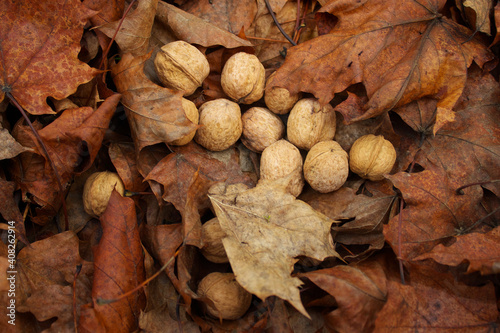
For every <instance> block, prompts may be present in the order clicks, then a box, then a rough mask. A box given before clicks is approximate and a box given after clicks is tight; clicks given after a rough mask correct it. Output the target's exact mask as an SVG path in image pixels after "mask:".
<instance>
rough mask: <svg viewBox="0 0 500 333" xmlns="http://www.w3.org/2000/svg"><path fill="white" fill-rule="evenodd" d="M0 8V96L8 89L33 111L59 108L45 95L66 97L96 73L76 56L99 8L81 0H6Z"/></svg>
mask: <svg viewBox="0 0 500 333" xmlns="http://www.w3.org/2000/svg"><path fill="white" fill-rule="evenodd" d="M0 13H1V14H0V21H1V22H2V25H3V28H2V29H1V30H0V48H1V49H2V53H1V56H0V62H1V64H2V66H1V70H0V71H1V74H0V77H1V79H0V86H1V87H2V89H1V92H0V101H2V100H3V99H4V97H5V93H10V94H12V95H13V96H14V98H15V99H16V100H17V101H18V102H19V104H21V106H22V107H23V108H24V109H25V110H26V111H28V112H29V113H31V114H48V113H55V112H54V111H53V110H52V109H51V108H50V106H49V105H47V102H46V99H47V97H49V96H51V97H54V98H55V99H63V98H65V97H67V96H68V95H70V94H72V93H74V92H75V91H76V88H77V87H78V86H79V85H80V84H82V83H85V82H88V81H90V80H91V79H92V78H93V77H94V76H95V75H96V74H97V73H98V71H97V70H96V69H93V68H91V67H89V66H88V65H87V64H85V63H83V62H81V61H80V60H78V52H79V51H80V39H81V37H82V34H83V27H84V25H85V24H86V22H87V19H88V18H89V17H91V16H92V15H94V14H95V12H94V11H92V10H90V9H88V8H87V7H85V6H83V5H82V4H81V2H80V1H78V0H57V1H50V2H46V1H35V2H33V1H30V0H24V1H2V2H1V4H0ZM35 18H36V19H35Z"/></svg>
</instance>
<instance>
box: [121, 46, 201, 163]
mask: <svg viewBox="0 0 500 333" xmlns="http://www.w3.org/2000/svg"><path fill="white" fill-rule="evenodd" d="M150 56H151V54H146V55H144V56H140V57H134V56H133V55H132V54H130V53H127V54H125V55H123V57H122V59H121V60H120V62H119V63H118V64H111V75H112V77H113V81H114V82H115V85H116V88H117V90H118V91H119V92H120V93H122V94H123V99H122V104H123V105H124V106H125V108H126V114H127V120H128V122H129V124H130V131H131V133H132V138H133V139H134V143H135V148H136V152H137V153H139V152H140V151H141V150H142V149H143V148H144V147H146V146H151V145H154V144H156V143H161V142H165V143H169V142H172V141H174V140H177V139H179V138H181V137H183V136H185V135H187V134H189V133H191V132H192V131H194V130H196V128H197V126H196V125H194V124H193V123H192V122H191V121H189V119H188V118H187V117H186V114H185V113H184V109H183V108H182V104H181V98H182V93H181V92H179V91H173V90H170V89H167V88H162V87H160V86H158V85H156V84H154V83H153V82H151V81H150V80H149V79H148V78H147V77H146V76H145V74H144V72H143V68H144V63H145V62H146V61H147V60H148V58H149V57H150Z"/></svg>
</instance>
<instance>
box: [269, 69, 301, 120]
mask: <svg viewBox="0 0 500 333" xmlns="http://www.w3.org/2000/svg"><path fill="white" fill-rule="evenodd" d="M275 74H276V72H274V73H273V74H271V75H270V76H269V78H268V79H267V84H269V83H270V82H272V80H273V78H274V76H275ZM301 96H302V94H301V93H298V94H291V93H290V91H288V89H285V88H281V87H276V86H275V87H272V88H269V89H268V88H266V90H265V94H264V102H265V103H266V106H267V107H268V108H269V110H271V111H272V112H274V113H276V114H286V113H288V112H289V111H290V110H291V109H292V108H293V106H294V105H295V103H297V101H298V100H299V99H300V97H301Z"/></svg>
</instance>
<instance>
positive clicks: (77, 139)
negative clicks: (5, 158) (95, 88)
mask: <svg viewBox="0 0 500 333" xmlns="http://www.w3.org/2000/svg"><path fill="white" fill-rule="evenodd" d="M119 100H120V95H119V94H115V95H113V96H111V97H109V98H108V99H106V100H105V101H104V102H103V103H102V104H101V106H100V107H99V108H98V109H97V110H94V109H92V108H89V107H83V108H78V109H68V110H66V111H64V112H63V113H62V114H61V115H60V116H59V117H58V118H57V119H55V120H54V121H53V122H52V123H50V124H49V125H47V126H45V127H44V128H43V129H40V127H41V126H40V125H36V126H38V133H39V135H40V137H41V138H42V140H43V142H44V143H45V146H46V147H47V151H48V153H49V156H50V158H51V159H52V161H53V163H54V166H55V168H56V169H57V171H58V174H59V176H60V178H61V183H62V184H63V185H65V184H66V183H67V182H69V181H70V180H71V179H72V178H73V176H74V175H75V173H77V172H83V171H85V170H86V169H88V168H89V167H90V166H91V165H92V163H93V162H94V160H95V158H96V156H97V153H98V151H99V149H100V148H101V145H102V140H103V138H104V134H105V132H106V129H107V127H108V124H109V121H110V120H111V117H112V116H113V114H114V111H115V109H116V106H117V104H118V102H119ZM13 133H14V136H15V137H16V139H17V140H18V141H19V142H20V143H22V144H23V145H24V146H25V147H31V148H33V152H25V153H22V154H21V155H20V164H21V165H19V163H13V164H12V165H13V167H12V168H11V169H10V171H11V173H12V174H13V176H14V179H15V180H16V182H17V184H18V186H20V187H21V189H22V190H23V192H24V194H25V195H26V194H27V193H31V194H32V195H33V196H34V197H35V200H34V201H35V202H36V203H37V204H39V205H40V206H41V209H40V210H39V214H38V216H37V217H35V218H34V219H33V221H35V222H36V223H40V224H45V223H46V222H47V221H48V220H50V218H52V217H53V216H54V215H55V213H56V212H57V211H58V209H59V206H60V204H61V202H60V196H59V194H58V191H59V186H58V184H57V178H56V176H55V174H54V170H53V169H52V166H51V164H50V163H49V162H48V161H47V160H46V159H45V153H44V150H43V148H42V147H41V146H40V143H39V142H38V141H37V140H36V139H35V137H34V134H33V133H32V132H31V129H30V128H29V127H28V126H21V125H20V124H18V125H17V127H16V128H15V129H14V132H13Z"/></svg>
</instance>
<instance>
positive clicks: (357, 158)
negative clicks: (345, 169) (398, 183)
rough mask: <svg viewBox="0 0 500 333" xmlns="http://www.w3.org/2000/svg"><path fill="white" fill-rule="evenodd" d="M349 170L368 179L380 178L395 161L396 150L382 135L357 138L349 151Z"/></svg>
mask: <svg viewBox="0 0 500 333" xmlns="http://www.w3.org/2000/svg"><path fill="white" fill-rule="evenodd" d="M349 160H350V167H351V171H352V172H354V173H357V174H358V175H359V176H361V177H363V178H366V179H370V180H382V179H384V175H385V174H387V173H389V172H390V171H391V170H392V167H393V166H394V163H395V162H396V150H395V149H394V146H393V145H392V143H391V142H390V141H388V140H386V139H384V137H383V136H382V135H378V136H375V135H373V134H368V135H364V136H362V137H360V138H359V139H357V140H356V141H355V142H354V144H353V145H352V147H351V150H350V151H349Z"/></svg>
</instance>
